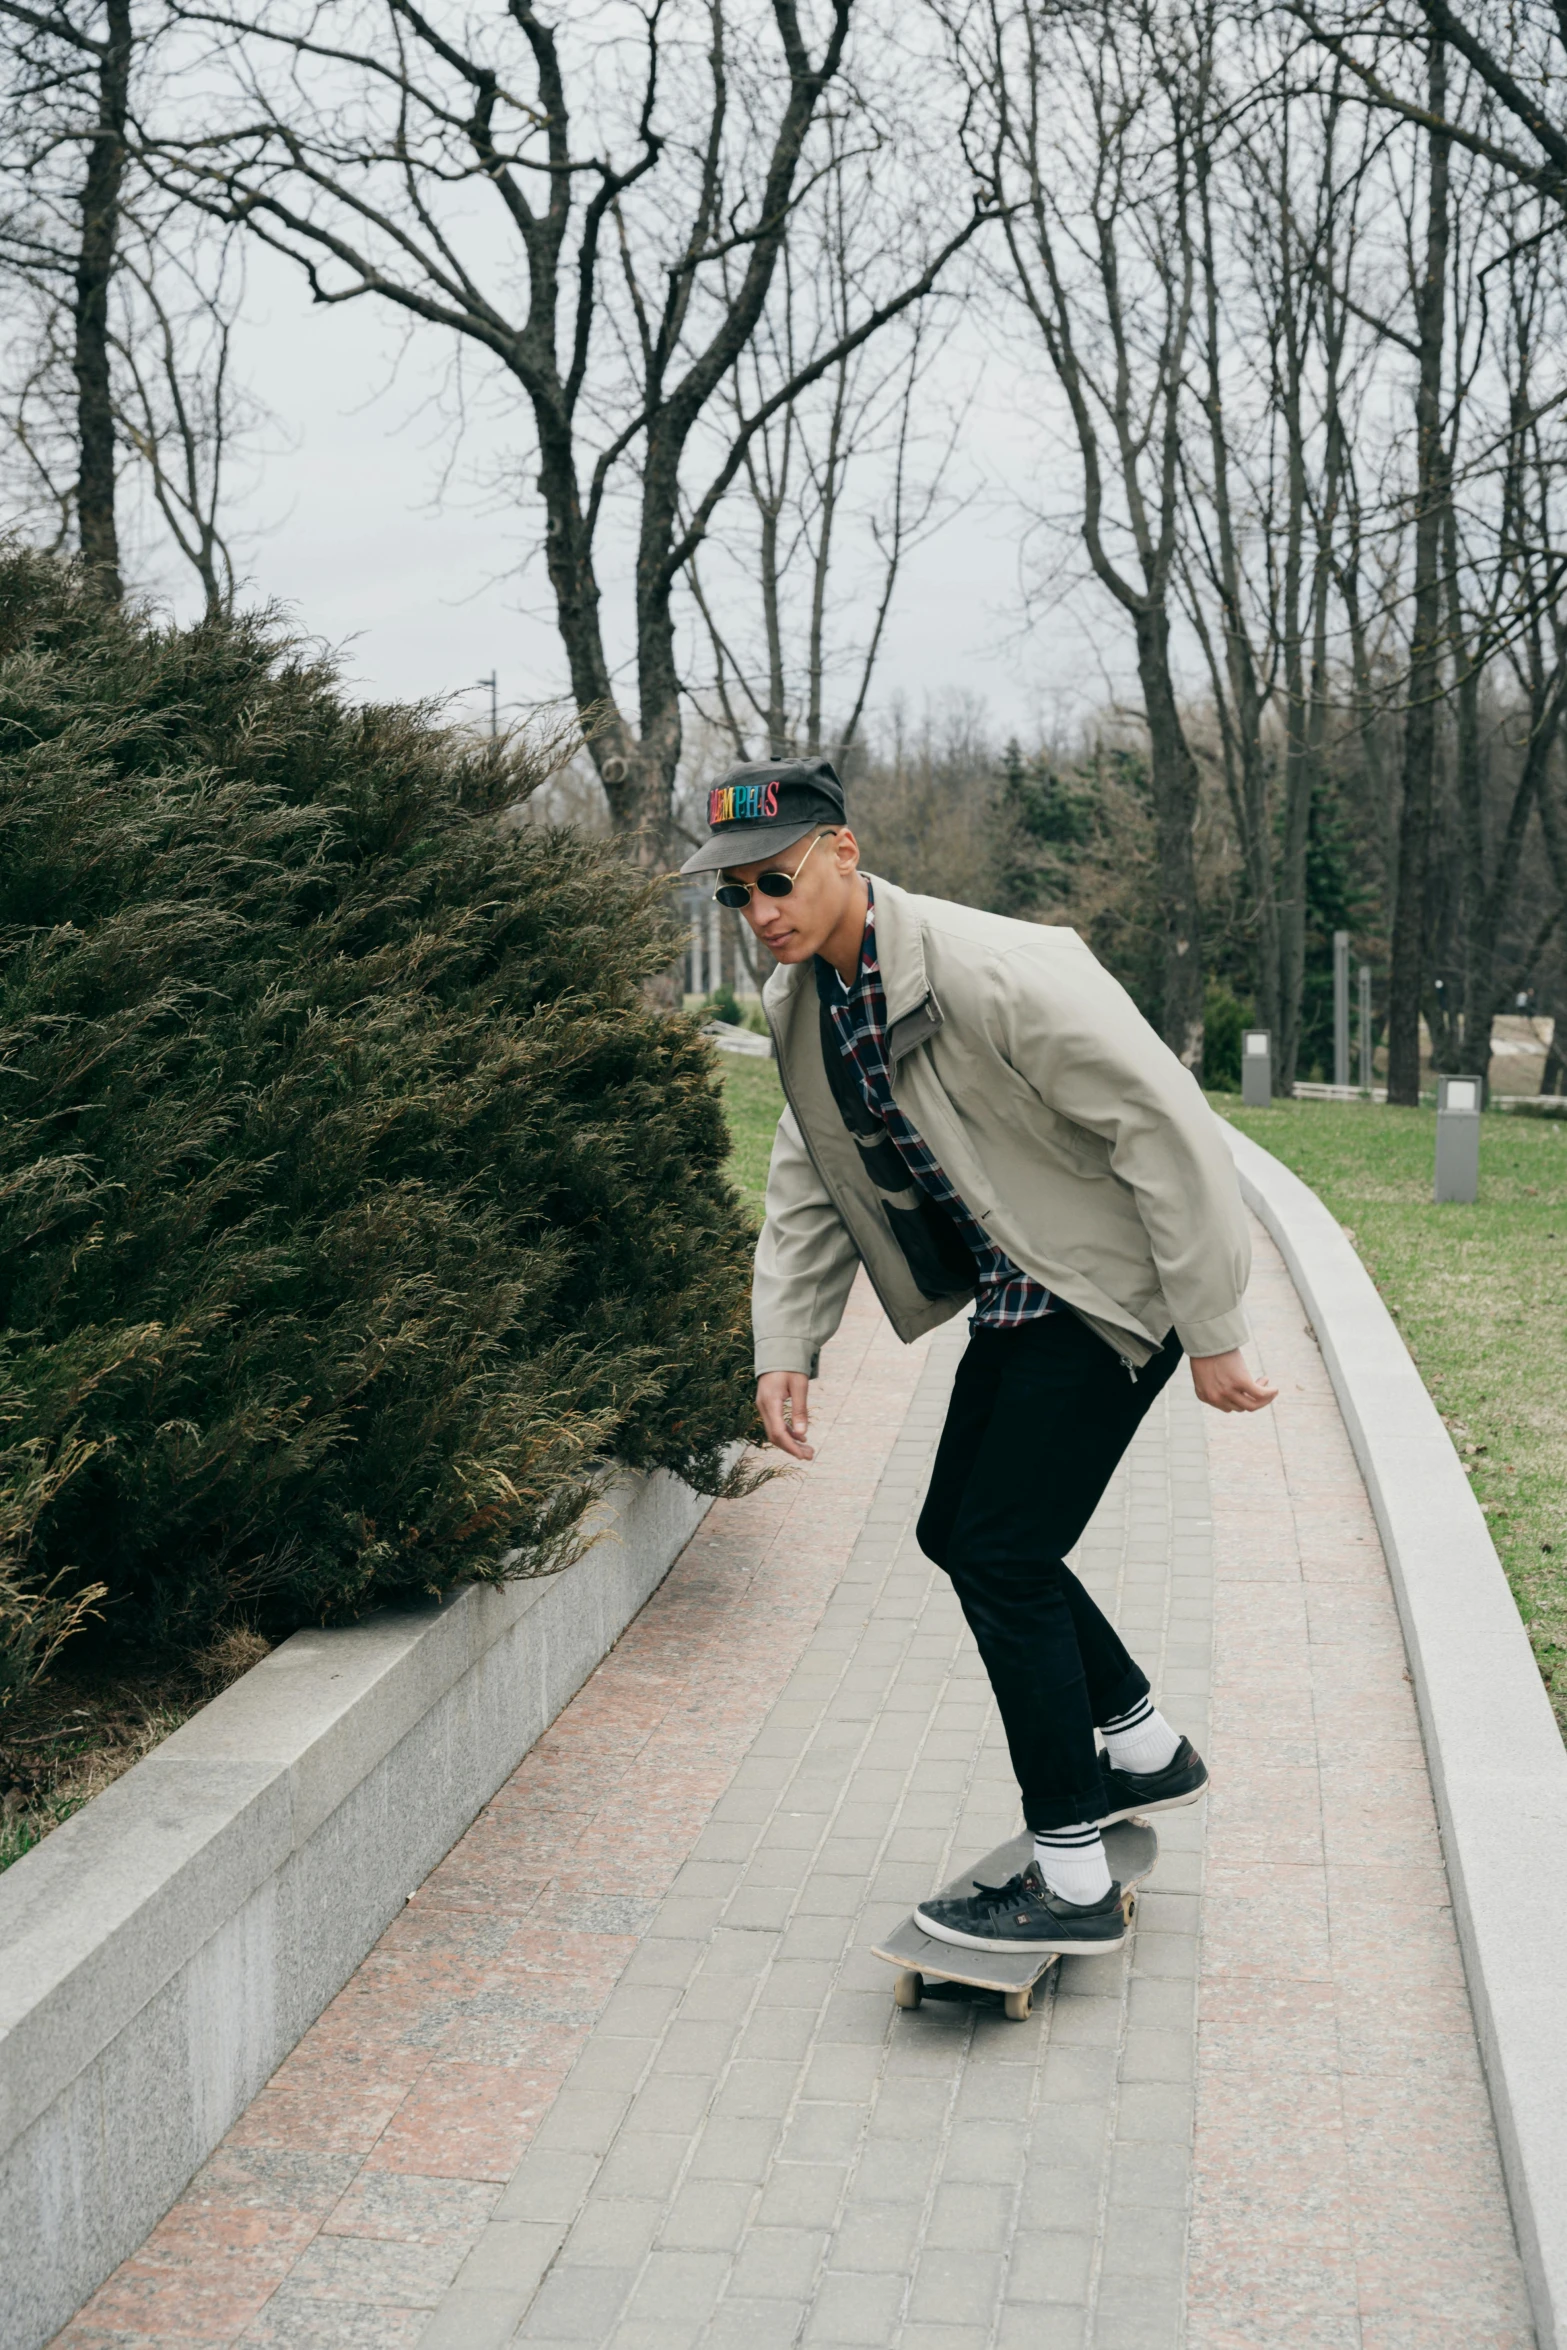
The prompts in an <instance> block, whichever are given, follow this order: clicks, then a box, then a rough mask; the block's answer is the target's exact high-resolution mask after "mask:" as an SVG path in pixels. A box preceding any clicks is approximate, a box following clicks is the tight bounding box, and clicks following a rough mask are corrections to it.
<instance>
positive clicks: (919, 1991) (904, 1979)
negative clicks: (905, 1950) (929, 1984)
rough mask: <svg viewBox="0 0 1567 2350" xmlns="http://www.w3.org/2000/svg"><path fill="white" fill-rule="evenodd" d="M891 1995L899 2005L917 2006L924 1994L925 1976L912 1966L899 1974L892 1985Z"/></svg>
mask: <svg viewBox="0 0 1567 2350" xmlns="http://www.w3.org/2000/svg"><path fill="white" fill-rule="evenodd" d="M892 1996H893V1999H894V2001H895V2002H896V2004H897V2005H898V2006H899V2007H918V2005H919V2003H920V2001H921V2000H922V1999H923V1998H924V1996H925V1978H924V1976H923V1975H919V1974H916V1973H915V1972H914V1971H913V1969H912V1968H910V1969H909V1970H907V1971H906V1972H905V1973H903V1974H901V1975H899V1976H898V1977H897V1978H896V1980H895V1981H894V1983H893V1986H892Z"/></svg>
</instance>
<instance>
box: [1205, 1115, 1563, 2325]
mask: <svg viewBox="0 0 1567 2350" xmlns="http://www.w3.org/2000/svg"><path fill="white" fill-rule="evenodd" d="M1225 1134H1226V1137H1227V1139H1228V1141H1229V1144H1230V1148H1231V1149H1232V1151H1233V1152H1234V1154H1235V1161H1236V1166H1237V1169H1238V1171H1239V1174H1240V1180H1241V1190H1242V1192H1243V1194H1244V1196H1245V1199H1246V1202H1247V1205H1248V1206H1249V1207H1251V1208H1252V1209H1254V1210H1255V1212H1256V1213H1257V1215H1258V1216H1260V1217H1261V1219H1262V1221H1263V1223H1264V1224H1265V1225H1266V1226H1267V1228H1268V1230H1269V1232H1271V1234H1272V1235H1273V1238H1274V1240H1275V1241H1276V1242H1277V1243H1278V1246H1279V1250H1280V1252H1281V1254H1282V1255H1283V1258H1284V1261H1285V1263H1286V1264H1287V1265H1288V1267H1289V1270H1290V1274H1291V1277H1292V1279H1293V1280H1294V1283H1295V1287H1296V1289H1297V1290H1298V1292H1299V1294H1300V1297H1301V1301H1302V1303H1303V1304H1304V1306H1305V1308H1306V1311H1307V1313H1308V1314H1309V1315H1310V1317H1311V1321H1312V1325H1313V1327H1314V1329H1315V1332H1316V1336H1317V1340H1318V1343H1319V1344H1320V1346H1321V1348H1322V1353H1323V1359H1324V1361H1325V1362H1326V1364H1327V1367H1328V1372H1329V1375H1330V1377H1331V1379H1332V1381H1333V1386H1334V1390H1335V1392H1336V1394H1337V1396H1338V1400H1339V1406H1340V1409H1341V1410H1342V1412H1343V1414H1344V1419H1345V1422H1346V1425H1347V1426H1348V1429H1349V1434H1350V1441H1351V1442H1352V1444H1353V1445H1354V1448H1355V1456H1356V1458H1357V1460H1358V1461H1359V1463H1360V1470H1361V1474H1362V1476H1363V1477H1364V1478H1365V1481H1366V1489H1367V1491H1368V1493H1369V1494H1370V1496H1371V1504H1372V1507H1373V1509H1374V1510H1375V1512H1376V1518H1377V1525H1378V1527H1379V1529H1380V1531H1381V1535H1382V1547H1383V1549H1384V1551H1385V1552H1386V1555H1387V1563H1388V1569H1389V1572H1390V1574H1391V1576H1392V1579H1393V1589H1394V1592H1395V1593H1396V1595H1397V1599H1398V1609H1399V1615H1400V1617H1401V1618H1402V1621H1403V1628H1404V1644H1405V1647H1406V1649H1407V1651H1408V1655H1409V1665H1410V1671H1411V1673H1412V1674H1413V1676H1414V1684H1415V1695H1416V1698H1417V1700H1418V1703H1419V1708H1420V1723H1421V1730H1422V1733H1423V1736H1424V1739H1425V1747H1426V1759H1427V1763H1428V1765H1429V1768H1430V1772H1431V1785H1432V1789H1433V1792H1434V1793H1435V1796H1436V1808H1437V1817H1438V1820H1439V1821H1440V1823H1441V1830H1442V1844H1443V1850H1444V1853H1445V1856H1446V1861H1447V1874H1448V1881H1449V1884H1450V1885H1451V1887H1452V1894H1453V1909H1454V1914H1455V1918H1456V1922H1457V1927H1458V1936H1459V1942H1460V1946H1461V1948H1462V1950H1463V1955H1464V1971H1465V1973H1466V1975H1467V1977H1468V1982H1469V1998H1470V2003H1471V2005H1472V2007H1473V2010H1474V2019H1475V2028H1476V2032H1477V2034H1478V2037H1479V2042H1480V2052H1481V2055H1482V2058H1483V2060H1484V2063H1485V2070H1486V2079H1487V2082H1488V2084H1489V2087H1490V2093H1491V2106H1492V2111H1493V2113H1494V2114H1495V2117H1496V2132H1497V2137H1498V2139H1499V2141H1500V2145H1501V2153H1502V2165H1503V2169H1504V2171H1505V2173H1506V2177H1507V2189H1508V2194H1509V2196H1510V2198H1511V2202H1512V2210H1513V2224H1514V2226H1515V2227H1516V2229H1517V2231H1518V2247H1519V2251H1520V2253H1521V2254H1522V2256H1523V2263H1524V2269H1525V2273H1526V2275H1527V2277H1528V2281H1529V2292H1530V2297H1531V2300H1532V2302H1533V2306H1534V2321H1535V2328H1536V2331H1537V2333H1538V2336H1539V2341H1540V2350H1567V1750H1564V1748H1563V1745H1562V1740H1561V1736H1560V1733H1559V1732H1558V1730H1557V1727H1556V1722H1555V1719H1554V1717H1553V1715H1552V1713H1551V1707H1550V1701H1549V1699H1548V1698H1547V1696H1546V1694H1545V1689H1544V1686H1543V1684H1542V1683H1541V1680H1540V1675H1539V1671H1538V1669H1537V1667H1536V1665H1535V1661H1534V1655H1533V1652H1532V1650H1531V1649H1530V1646H1529V1641H1528V1636H1527V1634H1526V1633H1525V1631H1524V1628H1523V1624H1522V1622H1521V1621H1520V1619H1519V1615H1518V1610H1517V1607H1516V1605H1515V1604H1514V1601H1513V1596H1512V1593H1511V1592H1510V1591H1509V1589H1508V1587H1507V1579H1506V1577H1505V1576H1504V1574H1503V1573H1502V1567H1501V1561H1500V1560H1499V1559H1498V1557H1497V1555H1496V1550H1495V1546H1494V1545H1493V1543H1492V1541H1491V1537H1490V1533H1489V1531H1488V1529H1487V1527H1486V1523H1485V1518H1484V1516H1483V1515H1482V1513H1481V1510H1480V1506H1479V1504H1478V1502H1477V1501H1476V1500H1475V1497H1474V1494H1473V1492H1472V1491H1471V1489H1470V1485H1469V1480H1468V1478H1467V1477H1466V1476H1465V1475H1464V1473H1463V1470H1462V1468H1461V1467H1460V1465H1459V1461H1458V1456H1457V1454H1456V1453H1455V1452H1454V1450H1453V1446H1452V1441H1451V1439H1450V1438H1449V1436H1448V1434H1447V1431H1446V1429H1445V1428H1444V1427H1443V1425H1442V1421H1441V1418H1440V1416H1439V1414H1438V1412H1437V1409H1436V1406H1435V1404H1434V1403H1433V1402H1432V1401H1431V1398H1430V1396H1429V1395H1428V1394H1427V1392H1426V1389H1425V1385H1424V1383H1423V1381H1422V1380H1421V1377H1420V1374H1419V1372H1418V1371H1417V1370H1416V1369H1415V1366H1414V1364H1413V1362H1412V1361H1411V1360H1410V1357H1409V1353H1408V1350H1407V1348H1406V1347H1405V1345H1404V1342H1403V1340H1402V1339H1401V1338H1400V1337H1399V1334H1398V1332H1397V1330H1396V1329H1395V1327H1394V1324H1393V1320H1392V1317H1391V1316H1390V1315H1389V1313H1388V1311H1387V1308H1386V1307H1385V1306H1384V1305H1383V1303H1382V1300H1381V1298H1380V1297H1379V1296H1378V1295H1377V1292H1376V1289H1375V1286H1374V1285H1373V1283H1372V1280H1371V1277H1370V1275H1369V1274H1368V1273H1367V1272H1366V1270H1365V1267H1364V1266H1363V1265H1362V1264H1361V1261H1360V1259H1359V1257H1358V1256H1357V1255H1356V1254H1355V1251H1354V1249H1353V1248H1352V1247H1351V1246H1350V1244H1349V1242H1348V1241H1347V1240H1346V1239H1345V1237H1344V1234H1343V1231H1342V1230H1341V1228H1340V1227H1339V1225H1338V1224H1337V1223H1336V1222H1335V1221H1334V1219H1333V1217H1332V1216H1331V1215H1330V1214H1329V1212H1328V1210H1327V1209H1326V1208H1325V1207H1324V1206H1323V1204H1322V1202H1321V1201H1320V1200H1319V1199H1318V1198H1317V1196H1316V1194H1315V1192H1313V1191H1311V1190H1309V1189H1308V1188H1307V1186H1306V1185H1305V1184H1304V1183H1302V1182H1301V1181H1300V1179H1299V1177H1298V1176H1295V1175H1292V1174H1291V1173H1290V1171H1289V1169H1288V1168H1287V1167H1285V1166H1282V1165H1281V1164H1280V1162H1279V1161H1278V1160H1277V1159H1275V1158H1274V1157H1273V1156H1272V1155H1271V1153H1269V1152H1268V1151H1265V1150H1263V1149H1262V1148H1261V1146H1260V1145H1259V1144H1257V1143H1255V1142H1253V1141H1251V1140H1250V1138H1249V1137H1248V1136H1246V1135H1244V1134H1241V1133H1239V1132H1238V1131H1237V1130H1236V1129H1235V1128H1234V1127H1230V1126H1226V1128H1225ZM1388 1898H1389V1900H1391V1901H1396V1900H1397V1898H1398V1886H1397V1880H1396V1878H1390V1879H1389V1883H1388Z"/></svg>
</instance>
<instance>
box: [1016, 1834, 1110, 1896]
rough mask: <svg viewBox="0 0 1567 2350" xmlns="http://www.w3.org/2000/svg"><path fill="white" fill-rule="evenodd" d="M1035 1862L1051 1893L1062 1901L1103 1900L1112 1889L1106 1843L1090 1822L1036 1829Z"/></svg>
mask: <svg viewBox="0 0 1567 2350" xmlns="http://www.w3.org/2000/svg"><path fill="white" fill-rule="evenodd" d="M1034 1859H1035V1861H1036V1862H1037V1863H1038V1867H1039V1873H1040V1875H1041V1876H1042V1877H1043V1878H1044V1880H1045V1883H1046V1884H1047V1885H1048V1886H1049V1887H1050V1890H1051V1892H1052V1893H1056V1894H1059V1895H1060V1897H1061V1899H1062V1900H1063V1901H1078V1902H1084V1901H1103V1899H1104V1897H1105V1895H1106V1894H1107V1893H1108V1892H1109V1890H1110V1863H1109V1862H1108V1861H1107V1860H1106V1858H1105V1840H1104V1838H1103V1837H1102V1836H1101V1835H1100V1833H1099V1830H1098V1829H1097V1828H1096V1827H1095V1826H1094V1824H1093V1822H1092V1821H1091V1820H1074V1821H1073V1822H1072V1823H1071V1825H1070V1826H1069V1827H1065V1828H1036V1829H1035V1830H1034Z"/></svg>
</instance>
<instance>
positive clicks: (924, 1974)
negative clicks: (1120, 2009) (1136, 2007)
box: [871, 1820, 1159, 2023]
mask: <svg viewBox="0 0 1567 2350" xmlns="http://www.w3.org/2000/svg"><path fill="white" fill-rule="evenodd" d="M1104 1837H1105V1858H1106V1859H1107V1860H1108V1861H1109V1863H1110V1874H1111V1876H1112V1877H1115V1878H1117V1879H1118V1880H1119V1882H1120V1887H1121V1907H1122V1910H1123V1911H1124V1913H1125V1916H1126V1922H1127V1924H1128V1925H1130V1924H1131V1922H1132V1915H1133V1912H1134V1911H1135V1909H1136V1907H1137V1888H1138V1886H1139V1885H1140V1884H1141V1883H1142V1881H1143V1879H1144V1878H1145V1877H1146V1876H1147V1875H1148V1874H1149V1872H1150V1871H1151V1869H1152V1868H1153V1865H1154V1862H1155V1861H1156V1860H1157V1859H1158V1857H1159V1839H1158V1837H1157V1836H1156V1835H1155V1834H1154V1831H1153V1829H1152V1828H1151V1827H1149V1825H1148V1824H1147V1822H1146V1821H1145V1820H1117V1821H1116V1823H1115V1825H1114V1827H1110V1828H1106V1830H1105V1832H1104ZM1033 1857H1034V1839H1033V1837H1032V1836H1031V1835H1030V1834H1029V1833H1028V1831H1027V1829H1025V1830H1024V1831H1023V1833H1022V1835H1020V1836H1014V1837H1013V1838H1012V1840H1011V1842H1010V1843H1009V1844H998V1845H997V1847H996V1849H995V1851H994V1852H987V1853H986V1855H985V1857H984V1859H983V1860H981V1861H976V1862H975V1863H974V1864H973V1866H972V1867H970V1868H967V1869H965V1870H964V1871H963V1873H962V1875H961V1876H958V1877H954V1878H953V1879H952V1881H951V1883H950V1884H947V1885H943V1886H942V1888H941V1891H940V1893H939V1894H938V1895H937V1896H936V1898H937V1899H938V1900H960V1899H961V1898H962V1897H963V1896H964V1895H965V1894H968V1893H970V1892H972V1891H973V1888H974V1884H975V1882H976V1880H978V1881H979V1882H980V1883H982V1884H985V1885H1004V1884H1006V1882H1007V1880H1008V1879H1009V1878H1010V1877H1015V1876H1016V1875H1017V1874H1018V1872H1019V1871H1020V1870H1021V1869H1025V1868H1027V1866H1028V1864H1029V1862H1030V1861H1031V1860H1032V1859H1033ZM871 1947H872V1950H873V1952H874V1954H875V1956H876V1957H877V1958H884V1959H885V1960H886V1961H887V1964H888V1965H889V1966H895V1967H896V1968H897V1969H898V1979H897V1981H896V1982H895V1983H894V1985H893V1989H892V1995H893V1998H894V1999H895V2000H896V2001H897V2003H898V2005H899V2006H900V2007H918V2006H919V2005H920V2002H921V2000H922V1999H923V1998H924V1997H925V1994H926V1988H927V1985H928V1986H929V1988H930V1990H931V1993H932V1995H933V1996H934V1997H936V1998H938V1999H939V1998H943V1997H945V1998H949V1999H950V1998H961V1997H963V1996H964V1995H965V1993H969V1992H975V1991H979V1992H985V1991H989V1992H994V1993H997V1994H999V1995H1000V1997H1001V1999H1002V2002H1003V2004H1004V2005H1005V2008H1006V2011H1007V2014H1008V2015H1009V2016H1011V2017H1012V2018H1013V2020H1014V2021H1015V2022H1019V2023H1020V2022H1021V2021H1022V2019H1023V2018H1024V2017H1025V2016H1026V2015H1027V2014H1028V2012H1029V2010H1030V2009H1031V2007H1032V2006H1033V2004H1034V1986H1035V1984H1036V1983H1037V1982H1039V1981H1040V1979H1041V1977H1042V1976H1044V1975H1047V1974H1048V1973H1049V1972H1050V1969H1051V1968H1052V1967H1053V1966H1054V1965H1055V1963H1056V1959H1057V1958H1058V1956H1059V1955H1060V1953H1059V1952H1057V1951H1050V1952H1047V1953H1041V1952H1040V1951H1037V1950H965V1949H964V1947H963V1946H962V1944H961V1943H958V1942H938V1941H937V1939H936V1937H935V1935H934V1934H927V1933H926V1932H925V1930H924V1928H923V1927H921V1926H918V1925H916V1924H915V1921H914V1916H913V1913H912V1911H911V1912H910V1914H909V1915H908V1916H907V1917H906V1918H905V1919H904V1921H903V1923H902V1925H901V1926H897V1927H895V1928H894V1929H893V1931H892V1932H891V1933H890V1934H889V1935H888V1936H887V1938H886V1940H885V1941H884V1942H877V1943H873V1944H872V1946H871Z"/></svg>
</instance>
